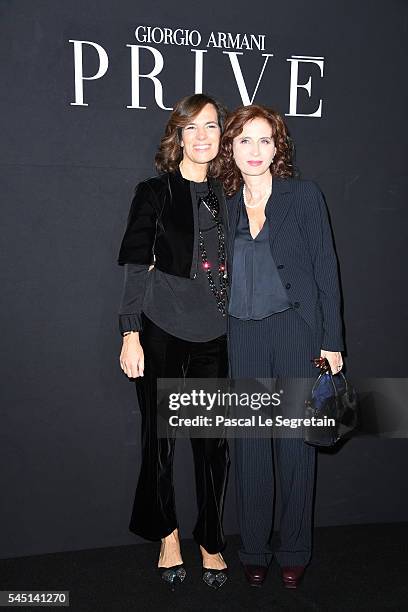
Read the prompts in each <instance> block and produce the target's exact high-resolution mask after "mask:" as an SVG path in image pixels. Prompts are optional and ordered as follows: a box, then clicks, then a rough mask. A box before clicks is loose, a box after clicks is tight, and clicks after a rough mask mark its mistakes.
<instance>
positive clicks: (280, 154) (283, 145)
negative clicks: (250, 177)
mask: <svg viewBox="0 0 408 612" xmlns="http://www.w3.org/2000/svg"><path fill="white" fill-rule="evenodd" d="M256 118H261V119H266V121H267V122H268V123H269V125H270V126H271V128H272V137H273V140H274V142H275V147H276V153H275V157H274V159H273V161H272V164H271V165H270V171H271V174H272V175H273V176H280V177H282V178H287V177H290V176H293V174H294V169H293V143H292V139H291V138H290V135H289V131H288V128H287V126H286V124H285V122H284V120H283V118H282V116H281V115H280V114H279V113H278V112H277V111H275V110H273V109H272V108H269V107H268V106H263V105H261V104H251V105H249V106H239V107H238V108H237V109H235V110H234V111H233V112H232V113H230V114H229V115H228V117H227V120H226V122H225V127H224V133H223V135H222V137H221V144H220V152H219V154H218V157H217V165H218V167H219V170H218V174H217V176H218V178H219V179H220V180H221V181H222V183H223V186H224V191H225V193H226V195H227V196H232V195H234V193H236V192H237V191H238V189H239V188H240V187H241V185H242V183H243V179H242V175H241V171H240V170H239V168H238V166H237V165H236V163H235V160H234V156H233V153H232V141H233V139H234V138H235V137H236V136H239V134H241V132H242V130H243V128H244V125H245V124H246V123H247V122H248V121H252V119H256Z"/></svg>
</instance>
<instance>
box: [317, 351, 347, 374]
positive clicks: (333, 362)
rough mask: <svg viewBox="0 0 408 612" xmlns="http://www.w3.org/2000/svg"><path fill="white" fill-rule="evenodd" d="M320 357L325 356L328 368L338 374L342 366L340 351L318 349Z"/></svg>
mask: <svg viewBox="0 0 408 612" xmlns="http://www.w3.org/2000/svg"><path fill="white" fill-rule="evenodd" d="M320 356H321V357H326V359H327V361H328V362H329V364H330V369H331V371H332V373H333V374H338V373H339V372H340V370H341V368H342V367H343V358H342V356H341V353H337V352H334V351H324V350H323V349H322V350H321V351H320Z"/></svg>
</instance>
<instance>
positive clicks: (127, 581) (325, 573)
mask: <svg viewBox="0 0 408 612" xmlns="http://www.w3.org/2000/svg"><path fill="white" fill-rule="evenodd" d="M314 542H315V543H314V554H313V559H312V563H311V565H310V566H309V567H308V569H307V572H306V574H305V577H304V580H303V582H302V584H301V586H300V587H299V588H298V589H297V590H296V591H293V590H292V591H288V590H286V589H284V588H283V586H282V585H281V583H280V579H279V574H278V567H277V565H276V563H273V564H272V565H271V567H270V570H269V573H268V577H267V580H266V582H265V584H264V586H263V587H261V588H251V587H250V586H249V585H248V584H247V583H246V582H245V579H244V577H243V574H242V571H241V569H240V566H239V562H238V560H237V555H236V550H237V548H238V545H239V540H238V538H237V537H236V536H234V537H230V538H228V547H227V549H226V551H225V554H224V556H225V559H226V561H227V562H228V564H229V568H230V570H229V571H230V578H229V580H228V582H227V583H226V584H225V585H224V586H223V587H222V588H221V589H220V590H219V591H213V590H212V589H210V588H209V587H207V586H206V585H205V584H204V583H203V582H201V573H200V558H199V553H198V550H197V546H196V545H195V543H194V542H193V541H192V540H184V541H183V554H184V563H185V567H186V569H187V577H186V580H185V582H184V583H183V584H182V586H181V588H180V590H179V592H177V593H171V592H169V591H168V590H167V588H166V585H165V584H164V582H162V581H161V580H160V578H159V577H158V576H157V574H156V572H155V571H154V567H155V564H156V557H157V554H158V545H157V544H138V545H134V546H120V547H115V548H99V549H96V550H84V551H76V552H65V553H57V554H48V555H41V556H35V557H20V558H14V559H3V560H0V590H11V589H13V590H17V589H24V590H28V589H38V590H46V589H52V590H58V589H61V590H69V591H70V602H71V603H70V607H69V608H68V609H70V610H74V611H75V612H76V611H77V610H81V611H82V610H86V611H89V612H91V611H92V612H93V611H95V612H96V611H98V612H99V611H109V612H116V611H122V610H123V611H128V610H129V611H130V610H131V611H132V612H136V611H138V610H142V611H144V610H166V611H167V610H169V611H170V610H188V611H189V612H193V611H195V610H200V611H201V610H209V611H210V610H211V611H212V610H214V611H218V610H220V611H221V610H225V611H228V612H229V611H231V612H235V611H239V610H248V611H250V610H251V611H252V610H268V611H269V610H270V611H272V612H273V611H274V610H276V611H279V612H285V611H288V612H296V611H298V610H299V611H304V610H305V611H307V610H313V611H322V612H330V611H332V610H336V611H339V612H349V611H353V610H367V611H370V612H371V611H377V610H378V611H380V610H393V612H397V611H400V610H401V611H406V610H408V557H407V544H408V523H393V524H379V525H353V526H344V527H323V528H318V529H316V530H315V541H314ZM8 609H10V608H8ZM16 609H18V610H33V609H34V608H32V607H31V608H29V607H18V608H16ZM41 609H45V608H41ZM53 609H55V608H53ZM61 609H67V608H61Z"/></svg>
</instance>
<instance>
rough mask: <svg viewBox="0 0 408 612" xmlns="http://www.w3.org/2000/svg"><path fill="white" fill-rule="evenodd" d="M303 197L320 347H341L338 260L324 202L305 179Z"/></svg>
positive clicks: (316, 187) (332, 348)
mask: <svg viewBox="0 0 408 612" xmlns="http://www.w3.org/2000/svg"><path fill="white" fill-rule="evenodd" d="M305 189H306V194H307V197H306V201H305V202H304V206H302V212H303V219H302V230H303V231H304V232H305V234H306V239H307V243H308V248H309V252H310V255H311V258H312V262H313V270H314V277H315V281H316V284H317V286H318V290H319V301H320V305H321V309H322V315H323V340H322V349H324V350H326V351H343V350H344V343H343V324H342V318H341V294H340V283H339V275H338V263H337V257H336V253H335V250H334V244H333V236H332V231H331V227H330V222H329V216H328V212H327V207H326V203H325V201H324V198H323V195H322V192H321V191H320V189H319V187H318V186H317V185H316V184H315V183H314V182H312V181H307V182H306V181H305Z"/></svg>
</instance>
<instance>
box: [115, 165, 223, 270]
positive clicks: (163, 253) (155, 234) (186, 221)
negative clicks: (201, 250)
mask: <svg viewBox="0 0 408 612" xmlns="http://www.w3.org/2000/svg"><path fill="white" fill-rule="evenodd" d="M208 181H209V186H211V188H212V189H213V191H214V192H215V194H216V196H217V198H218V201H219V204H220V217H221V219H222V220H223V222H224V226H225V235H226V237H227V227H228V217H227V210H226V204H225V197H224V194H223V190H222V186H221V183H220V182H219V181H217V180H214V179H211V178H209V179H208ZM192 202H193V199H192V197H191V188H190V181H188V180H187V179H185V178H183V176H182V175H181V172H180V171H179V170H177V171H176V172H166V173H163V174H160V175H158V176H154V177H151V178H149V179H146V180H144V181H142V182H140V183H139V184H138V185H137V187H136V190H135V195H134V197H133V200H132V203H131V207H130V212H129V216H128V221H127V227H126V231H125V235H124V236H123V240H122V244H121V247H120V251H119V257H118V264H119V265H123V264H125V263H136V264H148V265H151V264H153V263H154V265H155V267H157V268H158V269H159V270H161V271H162V272H166V273H167V274H174V275H175V276H182V277H186V278H195V277H196V275H197V266H198V229H199V228H198V209H197V207H196V206H193V204H192Z"/></svg>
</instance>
